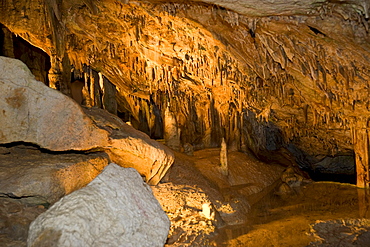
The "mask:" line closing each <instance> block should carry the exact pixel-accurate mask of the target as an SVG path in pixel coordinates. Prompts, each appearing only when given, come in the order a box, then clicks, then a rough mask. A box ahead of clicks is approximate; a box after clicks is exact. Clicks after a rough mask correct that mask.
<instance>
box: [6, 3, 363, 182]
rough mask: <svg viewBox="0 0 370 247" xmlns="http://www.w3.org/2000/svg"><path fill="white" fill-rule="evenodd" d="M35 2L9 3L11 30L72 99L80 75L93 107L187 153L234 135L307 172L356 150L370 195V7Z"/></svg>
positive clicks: (236, 144) (236, 142) (232, 142)
mask: <svg viewBox="0 0 370 247" xmlns="http://www.w3.org/2000/svg"><path fill="white" fill-rule="evenodd" d="M257 2H258V3H257ZM214 4H216V5H214ZM23 5H24V4H22V2H20V4H19V5H15V6H14V5H13V4H12V3H11V2H5V3H4V4H2V5H1V6H0V13H2V15H0V22H1V23H2V24H4V25H5V27H7V28H8V29H9V30H10V31H11V32H13V33H14V34H16V35H19V36H20V37H22V38H24V39H25V40H27V41H28V42H30V43H31V44H33V45H34V46H36V47H39V48H41V49H42V50H43V51H45V52H46V54H47V55H48V56H50V63H51V64H50V66H51V69H50V71H49V77H48V78H49V85H50V87H53V88H58V89H60V90H61V91H62V92H63V93H65V94H67V95H70V94H71V85H70V84H71V80H70V78H71V77H73V78H77V77H78V78H79V79H81V80H83V81H84V83H85V87H84V89H83V95H84V97H85V100H84V101H85V105H87V106H97V107H103V108H106V107H107V106H108V105H112V104H108V103H107V104H105V103H103V101H102V98H104V97H103V96H104V95H105V93H106V94H107V95H114V97H115V99H116V103H117V107H116V108H117V109H116V110H117V112H118V113H120V114H121V116H124V118H127V119H125V121H130V122H131V123H132V125H133V126H134V127H136V128H138V129H140V130H142V131H145V132H146V133H147V134H149V135H150V136H152V137H156V138H161V139H165V140H166V141H168V144H169V145H170V146H174V147H175V148H176V149H178V150H181V149H182V148H183V146H184V145H185V144H187V143H189V144H191V145H193V147H194V148H195V149H199V148H205V147H218V146H219V145H220V143H221V139H222V138H225V140H226V143H227V145H228V147H230V148H232V149H237V150H244V151H245V150H247V149H250V150H252V151H253V152H254V153H255V154H256V155H257V156H258V157H259V158H265V159H266V158H271V157H274V155H275V154H277V155H281V153H282V152H285V151H286V150H288V153H290V155H291V157H292V158H293V159H292V160H293V161H296V162H297V163H298V164H299V165H301V166H304V165H305V164H307V163H309V164H314V163H317V162H319V161H320V159H322V157H324V156H329V155H332V156H336V155H353V153H355V156H356V164H357V173H358V182H357V183H358V185H359V186H360V187H364V186H367V184H368V182H367V181H368V180H369V176H370V175H369V169H368V166H369V164H368V161H367V160H368V159H367V153H368V149H369V148H368V145H367V144H366V143H368V139H369V137H368V133H367V129H366V128H367V125H368V124H367V122H368V115H369V97H368V81H370V72H369V66H370V65H369V57H370V47H369V44H370V42H369V41H370V38H369V19H368V15H369V4H368V1H365V0H351V1H335V2H332V1H315V0H311V1H303V0H301V1H251V0H250V1H249V0H248V1H247V0H245V1H226V0H224V1H221V0H220V1H213V0H205V1H196V2H192V3H191V4H190V3H186V2H184V1H179V2H176V1H173V2H171V3H169V2H167V1H135V2H133V1H114V0H104V1H87V0H84V1H82V0H80V1H63V3H61V4H58V3H57V2H56V1H46V2H43V1H32V2H31V3H29V4H27V5H24V6H23ZM251 6H253V7H251ZM233 10H234V11H236V12H234V11H233ZM35 27H37V28H35ZM9 43H11V42H9V40H8V41H7V42H5V41H4V44H9ZM13 48H14V47H13ZM13 48H12V47H11V46H10V45H8V46H6V47H5V48H3V50H4V53H6V52H7V53H11V51H12V49H13ZM13 53H14V52H13ZM71 69H72V70H73V76H71ZM103 81H105V82H107V81H109V82H110V83H112V84H113V85H114V87H111V89H112V88H113V89H114V88H115V90H116V91H114V90H113V91H114V92H113V91H112V90H105V91H104V90H100V89H99V88H105V89H107V88H108V87H104V86H103V87H101V86H100V85H103V84H102V83H101V82H103ZM108 84H109V83H106V85H108ZM101 91H104V92H105V93H103V92H101ZM102 95H103V96H102ZM107 98H109V97H105V99H107ZM113 108H114V107H113ZM113 108H111V109H113ZM112 111H113V112H114V111H115V110H114V109H113V110H112ZM165 126H166V127H168V126H170V127H171V128H170V129H168V128H164V127H165ZM168 133H171V135H172V137H171V138H169V137H168V135H167V134H168Z"/></svg>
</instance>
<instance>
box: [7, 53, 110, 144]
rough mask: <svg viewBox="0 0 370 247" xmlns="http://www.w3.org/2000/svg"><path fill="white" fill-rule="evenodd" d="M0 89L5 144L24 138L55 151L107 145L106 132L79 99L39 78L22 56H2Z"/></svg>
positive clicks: (23, 140) (26, 140)
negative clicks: (34, 74)
mask: <svg viewBox="0 0 370 247" xmlns="http://www.w3.org/2000/svg"><path fill="white" fill-rule="evenodd" d="M0 92H1V97H0V116H1V117H0V126H1V130H0V143H2V144H5V143H11V142H19V141H22V142H29V143H34V144H37V145H39V146H40V147H42V148H46V149H49V150H53V151H65V150H88V149H92V148H97V147H100V146H106V145H107V140H108V136H107V132H106V131H103V130H101V129H99V128H97V127H96V126H95V125H94V124H93V122H92V121H91V119H90V118H88V117H87V116H86V115H85V114H84V113H83V111H82V108H81V107H80V106H78V105H77V104H76V102H74V101H73V100H71V99H70V98H68V97H67V96H65V95H63V94H61V93H60V92H58V91H56V90H54V89H51V88H49V87H46V86H45V85H44V84H43V83H41V82H39V81H36V80H35V78H34V76H33V75H32V74H31V72H30V71H29V69H28V68H27V66H26V65H25V64H24V63H22V62H21V61H19V60H16V59H11V58H6V57H0ZM92 133H93V134H92Z"/></svg>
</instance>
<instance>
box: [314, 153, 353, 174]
mask: <svg viewBox="0 0 370 247" xmlns="http://www.w3.org/2000/svg"><path fill="white" fill-rule="evenodd" d="M312 169H313V170H314V171H318V172H321V173H327V174H346V175H354V174H355V159H354V157H353V156H336V157H325V158H324V159H323V160H322V161H320V162H318V163H316V164H313V165H312Z"/></svg>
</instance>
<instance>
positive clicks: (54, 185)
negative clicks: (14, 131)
mask: <svg viewBox="0 0 370 247" xmlns="http://www.w3.org/2000/svg"><path fill="white" fill-rule="evenodd" d="M0 160H1V162H0V197H1V196H8V197H12V198H20V199H22V201H24V202H25V203H30V204H46V205H47V204H52V203H55V202H56V201H58V200H59V199H60V198H62V197H63V196H64V195H66V194H69V193H71V192H73V191H75V190H78V189H80V188H82V187H84V186H85V185H87V184H88V183H90V182H91V181H92V180H93V179H94V178H95V177H96V176H97V175H99V174H100V172H101V171H102V170H103V169H104V167H105V166H107V165H108V163H109V162H108V156H107V155H106V154H105V153H91V154H66V153H64V154H48V153H42V152H40V151H39V150H38V149H36V148H31V147H29V146H23V145H22V146H16V147H12V148H4V147H0Z"/></svg>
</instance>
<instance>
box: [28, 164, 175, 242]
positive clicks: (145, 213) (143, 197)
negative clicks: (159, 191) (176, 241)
mask: <svg viewBox="0 0 370 247" xmlns="http://www.w3.org/2000/svg"><path fill="white" fill-rule="evenodd" d="M169 227H170V222H169V220H168V218H167V216H166V214H165V213H164V212H163V210H162V208H161V206H160V205H159V203H158V201H157V200H156V199H155V198H154V196H153V194H152V191H151V189H150V187H149V186H148V185H146V184H145V183H144V182H143V181H142V178H141V177H140V175H139V174H138V173H137V171H135V170H134V169H132V168H127V169H125V168H122V167H119V166H118V165H116V164H110V165H108V166H107V167H106V168H105V169H104V171H103V172H102V173H101V174H100V175H99V176H98V177H96V178H95V179H94V180H93V181H92V182H91V183H90V184H88V185H87V186H86V187H84V188H82V189H80V190H78V191H75V192H73V193H71V194H69V195H67V196H65V197H63V198H62V199H61V200H60V201H58V202H57V203H55V204H54V205H53V206H52V207H51V208H49V210H48V211H46V212H45V213H43V214H41V215H40V216H39V217H38V218H37V219H36V220H35V221H33V222H32V224H31V225H30V231H29V235H28V241H27V244H28V246H30V247H31V246H35V247H36V246H50V245H55V246H163V245H164V243H165V242H166V238H167V234H168V230H169Z"/></svg>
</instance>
